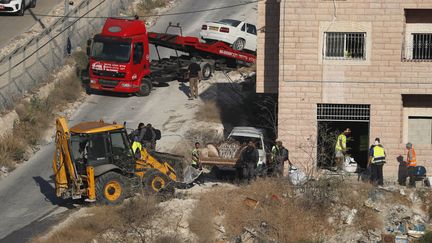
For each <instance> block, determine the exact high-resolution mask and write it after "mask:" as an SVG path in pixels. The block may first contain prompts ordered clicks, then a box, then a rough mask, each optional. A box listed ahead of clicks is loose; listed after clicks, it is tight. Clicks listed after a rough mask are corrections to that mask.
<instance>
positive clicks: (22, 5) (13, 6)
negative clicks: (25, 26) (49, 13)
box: [0, 0, 36, 16]
mask: <svg viewBox="0 0 432 243" xmlns="http://www.w3.org/2000/svg"><path fill="white" fill-rule="evenodd" d="M34 7H36V0H0V13H16V14H18V15H20V16H22V15H24V11H25V9H26V8H34Z"/></svg>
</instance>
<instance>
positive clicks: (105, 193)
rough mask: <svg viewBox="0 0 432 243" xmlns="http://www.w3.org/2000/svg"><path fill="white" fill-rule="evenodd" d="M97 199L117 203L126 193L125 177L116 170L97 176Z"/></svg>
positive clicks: (110, 203)
mask: <svg viewBox="0 0 432 243" xmlns="http://www.w3.org/2000/svg"><path fill="white" fill-rule="evenodd" d="M95 187H96V200H97V201H98V202H99V203H101V204H106V205H115V204H119V203H121V202H123V200H124V199H125V195H126V188H125V182H124V178H123V176H122V175H121V174H119V173H116V172H113V171H111V172H107V173H105V174H103V175H101V176H99V177H97V178H96V186H95Z"/></svg>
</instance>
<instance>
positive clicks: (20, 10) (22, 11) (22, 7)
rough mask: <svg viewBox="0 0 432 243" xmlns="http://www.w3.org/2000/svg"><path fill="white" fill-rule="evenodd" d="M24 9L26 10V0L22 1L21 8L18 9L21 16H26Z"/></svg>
mask: <svg viewBox="0 0 432 243" xmlns="http://www.w3.org/2000/svg"><path fill="white" fill-rule="evenodd" d="M24 10H25V5H24V2H22V3H21V6H20V9H19V10H18V12H17V14H18V15H19V16H24Z"/></svg>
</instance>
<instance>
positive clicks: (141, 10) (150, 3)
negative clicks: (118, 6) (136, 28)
mask: <svg viewBox="0 0 432 243" xmlns="http://www.w3.org/2000/svg"><path fill="white" fill-rule="evenodd" d="M168 3H169V0H141V1H140V2H139V3H138V5H137V8H136V10H135V12H136V14H137V15H139V16H146V15H151V14H154V10H155V9H156V8H162V7H165V6H166V5H167V4H168Z"/></svg>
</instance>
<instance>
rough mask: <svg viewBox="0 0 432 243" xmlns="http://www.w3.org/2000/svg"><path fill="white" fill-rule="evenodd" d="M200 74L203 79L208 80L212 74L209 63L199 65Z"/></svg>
mask: <svg viewBox="0 0 432 243" xmlns="http://www.w3.org/2000/svg"><path fill="white" fill-rule="evenodd" d="M201 75H202V78H203V80H208V79H209V78H210V77H211V75H212V67H211V65H210V64H208V63H205V64H204V65H203V66H202V67H201Z"/></svg>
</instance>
